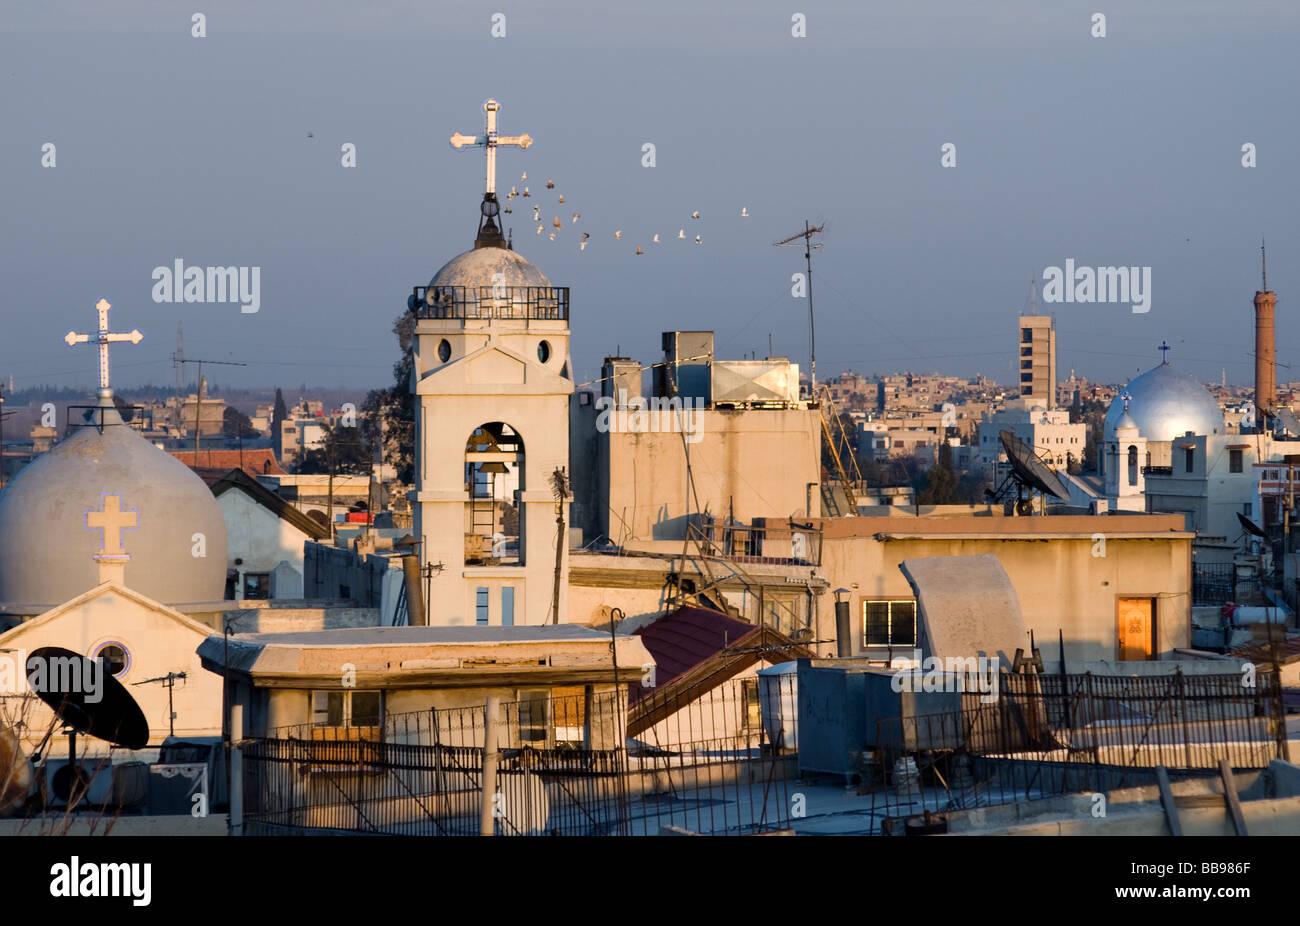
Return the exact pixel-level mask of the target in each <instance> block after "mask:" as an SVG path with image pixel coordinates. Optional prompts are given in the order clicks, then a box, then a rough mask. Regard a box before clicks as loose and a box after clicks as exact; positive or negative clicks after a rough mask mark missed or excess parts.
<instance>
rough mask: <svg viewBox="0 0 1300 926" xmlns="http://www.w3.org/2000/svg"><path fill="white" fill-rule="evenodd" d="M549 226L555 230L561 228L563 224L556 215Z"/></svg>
mask: <svg viewBox="0 0 1300 926" xmlns="http://www.w3.org/2000/svg"><path fill="white" fill-rule="evenodd" d="M551 224H552V225H554V226H555V227H556V228H563V227H564V223H563V222H561V221H560V217H559V216H558V215H557V216H556V217H555V219H554V220H553V221H552V222H551Z"/></svg>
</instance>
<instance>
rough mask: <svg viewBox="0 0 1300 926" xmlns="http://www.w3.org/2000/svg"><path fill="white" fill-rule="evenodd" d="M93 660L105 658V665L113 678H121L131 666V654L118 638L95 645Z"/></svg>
mask: <svg viewBox="0 0 1300 926" xmlns="http://www.w3.org/2000/svg"><path fill="white" fill-rule="evenodd" d="M90 658H91V660H92V661H94V660H103V661H104V667H105V668H106V669H107V670H108V674H109V675H111V676H113V678H121V677H122V676H123V675H125V674H126V671H127V669H129V668H131V654H130V653H129V652H127V649H126V647H125V646H123V645H122V644H121V643H118V642H117V641H116V640H109V641H108V642H106V643H101V644H99V645H98V646H96V647H95V649H94V652H92V653H91V654H90Z"/></svg>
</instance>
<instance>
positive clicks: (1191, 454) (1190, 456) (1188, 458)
mask: <svg viewBox="0 0 1300 926" xmlns="http://www.w3.org/2000/svg"><path fill="white" fill-rule="evenodd" d="M1183 455H1184V463H1185V465H1186V468H1187V472H1189V473H1190V472H1191V471H1192V470H1193V469H1195V468H1196V451H1195V450H1194V449H1193V448H1191V447H1188V448H1187V449H1186V450H1185V451H1183Z"/></svg>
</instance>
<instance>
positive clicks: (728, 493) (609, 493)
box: [569, 332, 821, 549]
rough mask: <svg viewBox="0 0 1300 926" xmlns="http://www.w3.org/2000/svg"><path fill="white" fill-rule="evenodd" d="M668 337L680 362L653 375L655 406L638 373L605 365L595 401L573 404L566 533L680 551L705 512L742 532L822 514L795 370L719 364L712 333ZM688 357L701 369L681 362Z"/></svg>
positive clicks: (813, 423) (808, 421)
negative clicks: (570, 518) (762, 521)
mask: <svg viewBox="0 0 1300 926" xmlns="http://www.w3.org/2000/svg"><path fill="white" fill-rule="evenodd" d="M688 334H689V335H691V336H692V338H693V339H692V340H691V342H690V343H691V345H692V346H690V347H685V346H683V345H684V344H685V336H686V335H688ZM664 338H665V345H666V349H667V348H668V346H669V345H670V344H671V345H672V347H671V350H673V351H677V352H678V353H677V354H674V353H669V355H668V357H667V359H666V360H665V362H664V365H663V366H661V367H658V368H657V369H658V370H660V371H661V373H660V375H658V376H657V377H656V385H657V389H656V394H655V395H653V396H651V397H650V398H648V399H647V398H646V397H644V396H643V395H642V394H641V385H640V383H641V374H640V367H639V365H636V364H634V363H633V362H632V361H628V360H625V359H622V358H609V359H607V360H606V363H605V375H604V378H603V383H604V385H603V388H602V392H601V394H600V395H599V396H596V395H593V394H592V393H589V392H584V393H581V394H579V395H578V396H577V398H576V400H575V402H574V403H573V406H572V409H571V413H572V425H571V428H572V435H573V438H572V441H571V442H570V450H569V457H570V460H571V462H572V467H573V484H574V489H575V498H574V505H573V507H574V522H573V523H574V526H575V527H579V528H581V529H582V531H583V541H584V543H590V542H592V541H593V540H596V539H597V538H600V537H606V538H608V539H609V540H610V541H612V542H613V543H615V544H618V545H620V546H624V545H632V546H636V545H637V544H639V543H642V542H644V541H668V540H675V541H678V542H680V541H681V540H682V539H683V538H685V537H686V536H687V530H688V529H687V525H688V523H689V522H691V520H692V519H695V520H697V521H698V520H699V519H700V517H701V516H702V513H703V512H708V513H709V514H710V515H711V516H712V517H713V518H715V519H731V520H734V521H738V522H743V523H749V522H751V521H753V520H754V519H755V518H763V517H768V518H770V517H783V518H784V517H787V516H794V517H804V516H806V515H807V513H808V512H809V511H810V510H811V511H813V513H814V514H816V513H818V512H819V508H820V503H819V486H820V483H821V420H820V414H819V412H818V410H817V409H816V408H813V407H811V406H810V404H809V403H808V402H806V401H803V400H801V399H800V398H799V395H798V392H797V383H798V368H797V366H796V365H795V364H791V363H790V362H789V361H787V360H785V359H784V358H769V359H767V360H762V361H719V360H715V359H714V358H713V356H712V344H713V333H712V332H666V333H665V335H664ZM678 354H680V356H678ZM696 356H704V357H707V360H705V361H699V360H693V359H692V360H690V361H689V362H686V361H683V360H682V359H681V358H684V357H692V358H693V357H696ZM688 457H689V461H690V466H689V467H688V466H687V460H688ZM642 548H643V547H642ZM643 549H644V548H643Z"/></svg>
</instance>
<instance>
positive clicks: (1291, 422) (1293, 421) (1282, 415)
mask: <svg viewBox="0 0 1300 926" xmlns="http://www.w3.org/2000/svg"><path fill="white" fill-rule="evenodd" d="M1276 414H1277V420H1278V421H1280V422H1282V427H1284V428H1286V429H1287V431H1288V432H1289V433H1290V434H1291V436H1292V437H1300V418H1297V417H1296V414H1295V412H1293V411H1291V409H1289V408H1279V409H1277V412H1276Z"/></svg>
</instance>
